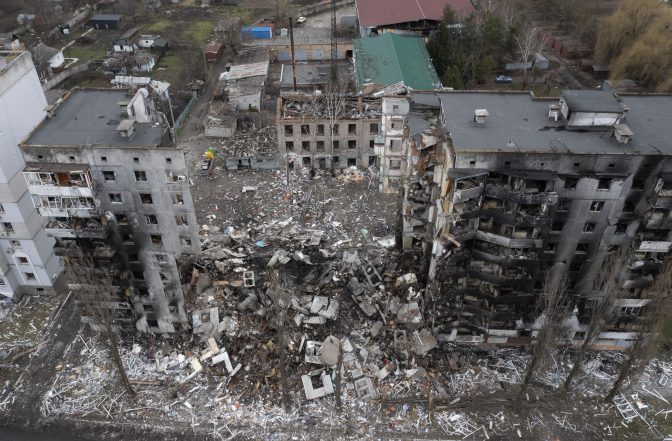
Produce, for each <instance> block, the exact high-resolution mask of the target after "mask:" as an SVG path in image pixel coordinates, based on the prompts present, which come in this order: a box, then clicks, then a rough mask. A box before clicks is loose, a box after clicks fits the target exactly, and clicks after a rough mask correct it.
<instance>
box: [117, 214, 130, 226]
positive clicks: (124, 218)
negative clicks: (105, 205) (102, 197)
mask: <svg viewBox="0 0 672 441" xmlns="http://www.w3.org/2000/svg"><path fill="white" fill-rule="evenodd" d="M114 218H115V219H116V220H117V223H118V224H121V225H128V215H126V214H125V213H117V214H115V215H114Z"/></svg>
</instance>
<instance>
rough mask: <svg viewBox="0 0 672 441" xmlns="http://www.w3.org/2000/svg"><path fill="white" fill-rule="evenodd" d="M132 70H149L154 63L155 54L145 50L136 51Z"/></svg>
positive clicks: (152, 67)
mask: <svg viewBox="0 0 672 441" xmlns="http://www.w3.org/2000/svg"><path fill="white" fill-rule="evenodd" d="M134 60H135V67H134V68H133V71H134V72H151V71H152V70H153V69H154V66H155V65H156V56H154V55H152V54H150V53H149V52H146V51H138V52H136V53H135V56H134Z"/></svg>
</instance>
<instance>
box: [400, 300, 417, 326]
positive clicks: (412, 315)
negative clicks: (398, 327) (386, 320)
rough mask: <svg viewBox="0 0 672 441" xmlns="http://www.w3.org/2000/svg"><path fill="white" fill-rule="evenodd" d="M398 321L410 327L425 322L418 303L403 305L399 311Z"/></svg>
mask: <svg viewBox="0 0 672 441" xmlns="http://www.w3.org/2000/svg"><path fill="white" fill-rule="evenodd" d="M397 321H398V322H399V323H406V324H409V325H420V324H422V322H423V317H422V311H420V306H419V305H418V303H417V302H410V303H402V304H401V306H400V307H399V310H398V311H397Z"/></svg>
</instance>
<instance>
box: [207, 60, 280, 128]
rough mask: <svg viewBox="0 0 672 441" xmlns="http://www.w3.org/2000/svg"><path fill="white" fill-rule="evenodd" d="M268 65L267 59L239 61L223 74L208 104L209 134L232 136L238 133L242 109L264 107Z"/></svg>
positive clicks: (243, 110)
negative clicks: (239, 62) (243, 62)
mask: <svg viewBox="0 0 672 441" xmlns="http://www.w3.org/2000/svg"><path fill="white" fill-rule="evenodd" d="M266 58H267V56H266ZM268 67H269V62H268V59H266V60H264V61H258V62H252V63H247V64H239V65H235V66H232V67H231V68H230V69H229V70H228V71H226V72H224V73H222V74H221V76H220V78H219V81H218V83H217V85H216V86H215V93H214V96H213V98H212V101H210V103H209V105H208V110H207V116H206V120H205V121H204V125H205V136H212V137H217V138H231V137H232V136H233V135H234V134H235V133H236V129H237V127H238V118H239V116H240V113H241V112H250V111H254V112H258V111H259V110H260V109H261V106H262V99H263V98H264V96H265V90H266V79H267V77H268Z"/></svg>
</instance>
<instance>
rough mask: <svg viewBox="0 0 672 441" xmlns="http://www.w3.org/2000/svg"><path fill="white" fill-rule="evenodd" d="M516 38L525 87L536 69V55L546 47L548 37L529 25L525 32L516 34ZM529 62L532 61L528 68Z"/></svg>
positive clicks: (523, 86)
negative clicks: (531, 73)
mask: <svg viewBox="0 0 672 441" xmlns="http://www.w3.org/2000/svg"><path fill="white" fill-rule="evenodd" d="M515 40H516V47H517V49H518V62H519V63H521V71H522V73H523V85H522V88H523V89H525V88H527V82H528V80H529V75H530V72H531V71H532V70H534V69H535V64H536V55H537V54H538V53H540V52H541V51H542V50H543V49H544V48H545V47H546V41H547V39H546V36H545V35H542V34H541V32H539V30H538V29H537V28H535V27H532V26H528V27H527V28H526V29H525V30H524V31H523V32H520V33H519V34H517V35H516V37H515ZM529 62H531V63H532V66H531V68H530V69H528V68H527V63H529Z"/></svg>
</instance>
